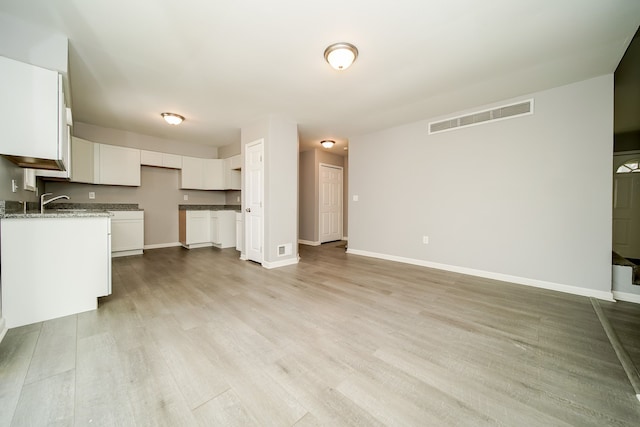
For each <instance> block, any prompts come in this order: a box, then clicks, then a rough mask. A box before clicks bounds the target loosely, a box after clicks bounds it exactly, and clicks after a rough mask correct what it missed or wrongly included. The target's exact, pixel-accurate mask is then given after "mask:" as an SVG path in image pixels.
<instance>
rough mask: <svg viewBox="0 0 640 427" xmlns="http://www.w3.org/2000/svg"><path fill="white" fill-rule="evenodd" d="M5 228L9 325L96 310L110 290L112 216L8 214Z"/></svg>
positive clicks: (0, 234) (0, 243) (1, 223)
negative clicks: (61, 216)
mask: <svg viewBox="0 0 640 427" xmlns="http://www.w3.org/2000/svg"><path fill="white" fill-rule="evenodd" d="M0 227H1V230H0V251H1V253H2V255H1V256H2V270H1V275H2V277H1V280H2V317H4V319H5V321H6V326H7V327H8V328H15V327H18V326H23V325H28V324H31V323H35V322H42V321H45V320H50V319H55V318H58V317H63V316H68V315H71V314H76V313H81V312H84V311H89V310H95V309H96V308H98V297H100V296H105V295H109V294H110V293H111V255H110V253H109V243H110V220H109V217H108V216H100V217H73V218H56V217H47V216H43V217H39V218H4V219H2V220H0ZM30 260H31V261H30Z"/></svg>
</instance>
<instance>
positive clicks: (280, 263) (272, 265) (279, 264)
mask: <svg viewBox="0 0 640 427" xmlns="http://www.w3.org/2000/svg"><path fill="white" fill-rule="evenodd" d="M299 260H300V257H295V258H290V259H284V260H282V261H274V262H267V261H263V262H262V266H263V267H264V268H267V269H272V268H279V267H286V266H288V265H295V264H297V263H298V261H299Z"/></svg>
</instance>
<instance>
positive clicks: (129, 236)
mask: <svg viewBox="0 0 640 427" xmlns="http://www.w3.org/2000/svg"><path fill="white" fill-rule="evenodd" d="M110 213H111V214H112V215H113V216H112V217H111V256H112V257H121V256H129V255H142V253H143V250H144V211H110Z"/></svg>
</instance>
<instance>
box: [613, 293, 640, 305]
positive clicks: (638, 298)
mask: <svg viewBox="0 0 640 427" xmlns="http://www.w3.org/2000/svg"><path fill="white" fill-rule="evenodd" d="M613 298H615V299H616V300H618V301H626V302H633V303H636V304H640V295H638V294H630V293H629V292H620V291H613Z"/></svg>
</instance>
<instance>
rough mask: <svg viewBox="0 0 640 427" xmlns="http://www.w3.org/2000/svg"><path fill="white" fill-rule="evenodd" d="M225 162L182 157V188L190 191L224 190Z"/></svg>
mask: <svg viewBox="0 0 640 427" xmlns="http://www.w3.org/2000/svg"><path fill="white" fill-rule="evenodd" d="M224 177H225V175H224V161H223V160H222V159H201V158H198V157H187V156H183V157H182V174H181V183H180V188H182V189H189V190H224V189H225V188H224Z"/></svg>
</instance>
